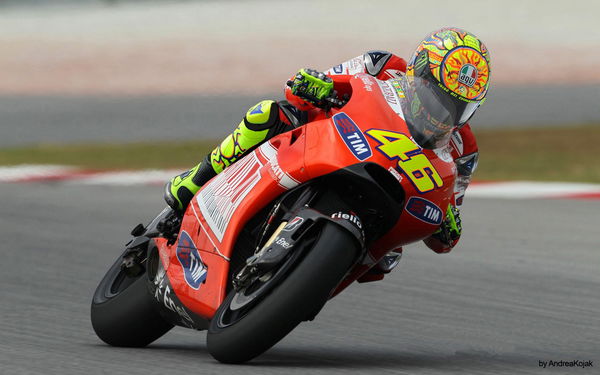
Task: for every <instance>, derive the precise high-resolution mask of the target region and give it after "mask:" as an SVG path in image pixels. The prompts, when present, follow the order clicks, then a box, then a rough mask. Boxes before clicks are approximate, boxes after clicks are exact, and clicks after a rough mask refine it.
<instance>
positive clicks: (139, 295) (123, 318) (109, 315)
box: [91, 257, 173, 347]
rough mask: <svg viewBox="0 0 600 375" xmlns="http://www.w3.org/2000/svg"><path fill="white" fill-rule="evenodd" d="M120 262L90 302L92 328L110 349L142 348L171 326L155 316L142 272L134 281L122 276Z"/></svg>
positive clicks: (151, 299) (152, 300)
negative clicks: (113, 347) (119, 347)
mask: <svg viewBox="0 0 600 375" xmlns="http://www.w3.org/2000/svg"><path fill="white" fill-rule="evenodd" d="M121 260H122V258H121V257H119V258H118V259H117V261H116V262H115V263H114V264H113V265H112V267H111V268H110V269H109V270H108V272H107V273H106V275H105V276H104V278H103V279H102V281H101V282H100V284H99V285H98V288H96V292H95V293H94V298H93V300H92V309H91V319H92V327H93V328H94V331H95V332H96V334H97V335H98V337H99V338H100V339H101V340H102V341H104V342H105V343H107V344H109V345H113V346H125V347H144V346H147V345H148V344H150V343H152V342H153V341H155V340H156V339H158V338H159V337H161V336H162V335H164V334H165V333H167V332H168V331H169V330H170V329H171V328H173V325H171V324H169V323H167V322H166V321H165V320H164V319H163V318H162V317H161V316H160V315H159V313H158V310H157V306H156V302H155V301H154V299H153V298H152V296H151V295H150V293H149V290H148V276H147V274H146V272H144V273H143V274H141V275H139V276H138V277H137V279H135V278H130V277H128V276H126V275H125V274H124V273H123V271H122V270H121Z"/></svg>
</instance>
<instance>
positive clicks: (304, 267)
mask: <svg viewBox="0 0 600 375" xmlns="http://www.w3.org/2000/svg"><path fill="white" fill-rule="evenodd" d="M358 252H359V247H358V244H357V243H356V241H355V240H354V239H353V237H352V235H351V234H349V233H348V232H346V231H345V230H344V229H342V228H340V227H339V226H337V225H335V224H333V223H325V225H324V227H323V229H322V230H321V233H320V234H319V236H318V238H317V239H316V241H315V242H314V244H313V245H312V248H311V249H309V251H308V253H307V254H306V256H305V257H304V258H303V259H302V260H300V261H299V264H298V265H297V266H296V267H295V268H293V269H292V270H291V271H290V272H289V274H288V275H286V277H285V278H284V279H283V280H282V281H281V282H280V283H279V284H278V285H276V286H274V287H273V288H268V290H269V291H267V292H266V293H267V294H266V295H265V296H259V297H256V298H257V299H258V298H260V300H259V301H258V302H256V303H254V304H252V306H251V308H250V310H249V311H246V312H244V313H243V314H240V313H239V312H238V311H236V310H239V309H240V308H239V302H236V300H238V299H239V295H238V292H236V291H235V290H232V291H231V292H230V293H229V294H228V296H227V297H226V298H225V300H224V301H223V303H222V304H221V306H220V307H219V309H218V310H217V312H216V313H215V316H214V317H213V319H212V320H211V323H210V327H209V329H208V334H207V346H208V351H209V352H210V354H211V355H212V356H213V357H214V358H215V359H217V360H218V361H220V362H224V363H242V362H246V361H248V360H250V359H252V358H254V357H256V356H258V355H260V354H262V353H263V352H265V351H266V350H268V349H269V348H270V347H272V346H273V345H275V344H276V343H277V342H278V341H279V340H281V339H282V338H283V337H285V336H286V335H287V334H288V333H289V332H291V331H292V330H293V329H294V328H295V327H296V326H297V325H298V324H300V322H302V321H303V320H307V319H309V318H311V317H312V316H313V314H315V313H316V312H317V311H318V310H319V309H320V308H321V307H322V306H323V304H324V303H325V302H326V301H327V299H328V298H329V296H330V294H331V292H332V291H333V289H334V288H335V287H336V286H337V285H338V284H339V283H340V281H341V280H342V279H343V277H344V276H345V275H346V273H347V272H348V270H349V269H350V267H351V266H352V264H353V263H354V261H355V259H356V257H357V256H358Z"/></svg>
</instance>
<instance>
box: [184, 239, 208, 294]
mask: <svg viewBox="0 0 600 375" xmlns="http://www.w3.org/2000/svg"><path fill="white" fill-rule="evenodd" d="M177 260H179V263H180V264H181V267H182V268H183V276H184V278H185V282H186V283H188V285H189V286H190V287H192V288H193V289H198V288H200V284H202V282H203V281H204V280H206V266H205V265H204V263H202V258H200V253H199V252H198V249H197V248H196V245H194V242H193V241H192V238H191V237H190V235H189V234H187V232H186V231H182V232H181V234H180V235H179V241H178V242H177Z"/></svg>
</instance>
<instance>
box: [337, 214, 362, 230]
mask: <svg viewBox="0 0 600 375" xmlns="http://www.w3.org/2000/svg"><path fill="white" fill-rule="evenodd" d="M331 218H332V219H342V220H348V221H349V222H350V223H352V224H354V226H356V227H357V228H358V229H362V222H361V221H360V218H359V217H358V216H356V215H354V214H353V213H345V212H341V211H339V212H336V213H334V214H332V215H331Z"/></svg>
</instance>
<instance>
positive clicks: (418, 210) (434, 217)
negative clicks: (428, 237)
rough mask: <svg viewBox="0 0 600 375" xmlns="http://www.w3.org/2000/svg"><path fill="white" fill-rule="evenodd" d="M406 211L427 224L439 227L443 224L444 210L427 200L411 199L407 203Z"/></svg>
mask: <svg viewBox="0 0 600 375" xmlns="http://www.w3.org/2000/svg"><path fill="white" fill-rule="evenodd" d="M406 211H407V212H408V213H409V214H411V215H412V216H414V217H416V218H417V219H419V220H421V221H424V222H426V223H427V224H432V225H439V224H441V223H442V210H440V208H439V207H438V206H436V205H435V204H434V203H432V202H430V201H428V200H427V199H423V198H419V197H411V198H410V199H409V200H408V203H406Z"/></svg>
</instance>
